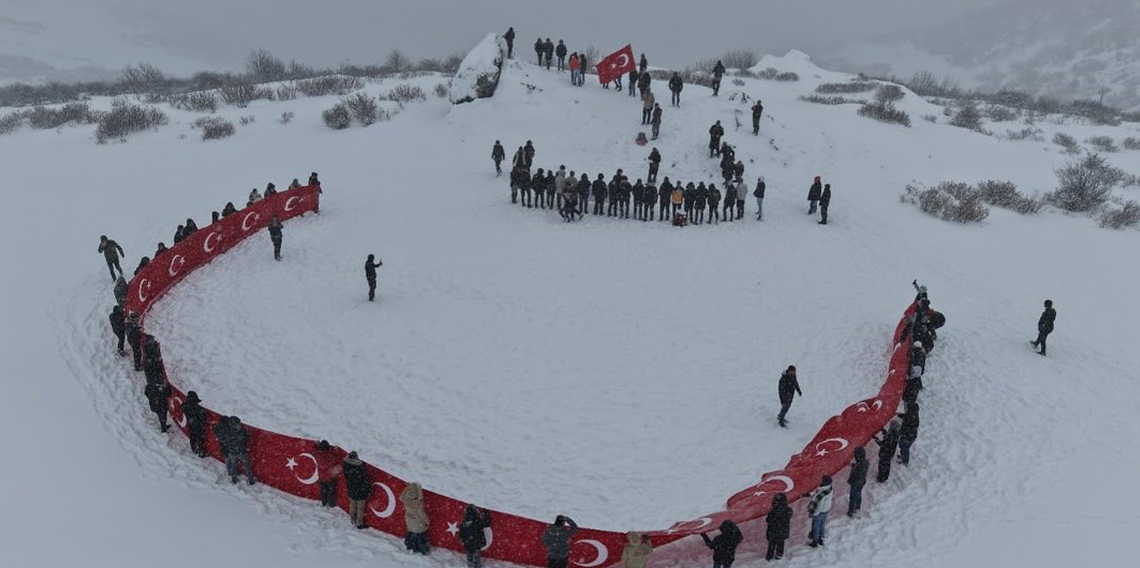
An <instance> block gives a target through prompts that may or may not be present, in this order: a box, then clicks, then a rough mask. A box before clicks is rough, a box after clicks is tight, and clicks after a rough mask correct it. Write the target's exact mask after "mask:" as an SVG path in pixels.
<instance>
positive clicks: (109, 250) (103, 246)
mask: <svg viewBox="0 0 1140 568" xmlns="http://www.w3.org/2000/svg"><path fill="white" fill-rule="evenodd" d="M99 252H101V253H103V256H104V257H105V258H106V259H107V260H111V261H115V260H119V257H120V256H125V255H124V254H123V247H121V246H119V243H116V242H115V241H114V239H107V240H106V241H105V242H101V243H99Z"/></svg>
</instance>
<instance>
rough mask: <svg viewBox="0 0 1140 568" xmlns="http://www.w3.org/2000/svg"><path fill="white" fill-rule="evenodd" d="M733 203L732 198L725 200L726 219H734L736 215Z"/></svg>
mask: <svg viewBox="0 0 1140 568" xmlns="http://www.w3.org/2000/svg"><path fill="white" fill-rule="evenodd" d="M732 203H733V202H732V201H731V200H725V202H724V220H725V221H732V220H733V219H735V217H733V216H732Z"/></svg>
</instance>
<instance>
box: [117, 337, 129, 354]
mask: <svg viewBox="0 0 1140 568" xmlns="http://www.w3.org/2000/svg"><path fill="white" fill-rule="evenodd" d="M115 337H117V338H118V339H119V347H118V350H119V355H122V354H124V353H126V351H124V350H123V342H124V341H126V340H127V334H125V333H116V334H115Z"/></svg>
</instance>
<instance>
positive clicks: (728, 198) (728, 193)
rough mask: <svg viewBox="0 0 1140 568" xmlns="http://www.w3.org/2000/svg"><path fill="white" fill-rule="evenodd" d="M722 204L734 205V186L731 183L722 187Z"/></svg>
mask: <svg viewBox="0 0 1140 568" xmlns="http://www.w3.org/2000/svg"><path fill="white" fill-rule="evenodd" d="M724 203H725V204H726V205H727V204H729V203H736V186H735V185H733V184H731V183H730V184H728V185H726V186H724Z"/></svg>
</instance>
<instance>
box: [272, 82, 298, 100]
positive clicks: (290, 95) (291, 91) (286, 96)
mask: <svg viewBox="0 0 1140 568" xmlns="http://www.w3.org/2000/svg"><path fill="white" fill-rule="evenodd" d="M276 92H277V100H279V101H291V100H293V99H296V98H297V84H296V83H286V84H284V85H281V86H279V87H277V91H276Z"/></svg>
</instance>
